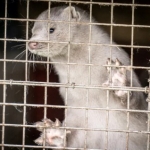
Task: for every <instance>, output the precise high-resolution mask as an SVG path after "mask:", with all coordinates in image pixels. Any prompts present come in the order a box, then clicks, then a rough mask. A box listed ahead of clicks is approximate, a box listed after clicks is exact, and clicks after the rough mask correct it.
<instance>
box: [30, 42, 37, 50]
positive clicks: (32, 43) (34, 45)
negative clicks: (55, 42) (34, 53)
mask: <svg viewBox="0 0 150 150" xmlns="http://www.w3.org/2000/svg"><path fill="white" fill-rule="evenodd" d="M28 46H29V47H30V49H36V48H37V47H38V42H29V44H28Z"/></svg>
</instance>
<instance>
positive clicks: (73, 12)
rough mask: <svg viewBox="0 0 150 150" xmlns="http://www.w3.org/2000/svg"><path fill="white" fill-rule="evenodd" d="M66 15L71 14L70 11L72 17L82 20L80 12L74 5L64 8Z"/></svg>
mask: <svg viewBox="0 0 150 150" xmlns="http://www.w3.org/2000/svg"><path fill="white" fill-rule="evenodd" d="M64 13H65V15H68V16H69V13H70V15H71V18H72V19H76V21H79V20H80V13H79V12H78V11H76V9H75V7H73V6H68V7H67V8H65V9H64Z"/></svg>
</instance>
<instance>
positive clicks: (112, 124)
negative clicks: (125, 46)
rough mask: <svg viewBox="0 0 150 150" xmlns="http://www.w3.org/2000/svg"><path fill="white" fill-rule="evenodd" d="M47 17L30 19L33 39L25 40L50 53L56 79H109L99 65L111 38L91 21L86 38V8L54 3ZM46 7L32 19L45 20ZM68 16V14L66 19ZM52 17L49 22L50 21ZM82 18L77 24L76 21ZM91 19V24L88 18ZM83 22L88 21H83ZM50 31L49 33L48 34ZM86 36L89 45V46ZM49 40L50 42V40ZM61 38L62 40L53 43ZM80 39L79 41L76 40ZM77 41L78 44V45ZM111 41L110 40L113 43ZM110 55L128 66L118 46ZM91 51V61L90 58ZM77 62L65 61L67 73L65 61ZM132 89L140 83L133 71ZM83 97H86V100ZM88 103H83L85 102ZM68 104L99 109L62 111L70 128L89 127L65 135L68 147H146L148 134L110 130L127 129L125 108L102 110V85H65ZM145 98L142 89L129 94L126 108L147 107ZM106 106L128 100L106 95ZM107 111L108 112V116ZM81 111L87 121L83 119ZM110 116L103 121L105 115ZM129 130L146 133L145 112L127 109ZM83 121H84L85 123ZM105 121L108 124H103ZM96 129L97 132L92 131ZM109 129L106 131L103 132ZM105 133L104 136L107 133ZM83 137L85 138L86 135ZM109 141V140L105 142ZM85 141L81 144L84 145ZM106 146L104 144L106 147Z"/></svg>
mask: <svg viewBox="0 0 150 150" xmlns="http://www.w3.org/2000/svg"><path fill="white" fill-rule="evenodd" d="M50 11H51V13H50V19H49V20H48V21H47V22H45V21H42V22H38V21H37V22H35V23H34V26H33V28H32V37H31V38H30V42H29V45H28V47H29V51H30V52H31V53H34V54H36V55H40V56H43V57H49V58H50V60H51V61H52V62H60V63H61V64H58V63H54V69H55V71H56V73H57V75H58V76H59V81H60V83H63V84H68V82H69V83H70V84H72V83H75V85H83V86H85V85H86V86H95V85H96V86H98V85H102V84H103V83H104V82H105V81H107V79H108V75H107V74H108V73H107V70H106V68H105V67H103V65H104V64H105V63H106V61H107V58H109V57H110V53H109V50H110V46H106V44H110V39H109V37H108V35H107V34H106V33H105V32H104V31H103V30H102V29H101V28H100V27H99V26H96V25H92V26H91V39H89V37H90V26H89V25H88V23H90V17H89V14H88V13H86V12H85V11H83V10H81V9H79V8H78V7H76V8H75V7H70V8H69V7H62V6H61V7H55V8H51V10H50ZM48 12H49V11H48V10H46V11H44V12H42V13H41V14H40V15H39V16H38V18H37V20H41V19H44V20H46V19H48V16H49V15H48ZM69 16H70V17H69ZM69 18H70V21H71V22H72V23H71V24H70V34H69V23H68V22H66V23H64V22H63V23H62V22H56V21H69ZM51 21H54V22H51ZM80 22H83V23H82V24H79V23H80ZM92 22H95V20H94V19H92ZM85 23H87V24H85ZM48 33H49V35H48ZM38 40H39V41H41V40H49V41H51V42H50V43H49V44H48V43H44V42H38ZM89 40H90V42H91V43H92V44H101V45H99V46H98V45H89V44H88V43H89ZM52 41H53V42H52ZM57 42H62V43H57ZM68 43H70V51H69V53H68ZM73 43H74V44H73ZM77 43H80V44H77ZM81 43H82V44H81ZM113 44H115V43H113ZM111 50H112V58H111V59H113V60H114V59H116V58H117V59H118V60H119V61H120V62H121V63H122V64H124V65H129V64H130V59H129V57H128V55H127V54H126V53H125V52H124V51H123V50H122V49H118V48H117V47H111ZM89 53H90V60H89ZM68 54H69V62H70V63H77V64H80V65H69V76H68V65H66V64H65V63H67V62H68ZM88 63H91V64H96V65H91V67H90V73H89V66H87V65H82V64H88ZM127 82H128V83H130V73H129V71H128V72H127ZM132 84H133V87H140V86H141V85H140V83H139V81H138V79H137V76H136V75H135V73H134V72H133V83H132ZM60 94H61V96H62V98H63V99H64V100H65V99H66V89H65V88H63V87H61V88H60ZM87 98H88V99H87ZM87 101H88V103H87ZM67 105H68V106H74V107H89V108H95V107H96V108H101V110H94V109H89V110H88V111H87V110H86V109H71V108H68V109H67V115H66V116H65V118H66V126H67V127H75V128H84V127H85V128H89V129H91V130H88V131H87V134H85V131H84V130H72V131H71V134H69V135H68V140H67V146H68V147H73V148H91V149H108V150H126V144H128V150H145V149H146V145H147V135H146V134H137V133H133V132H131V133H129V140H128V141H127V136H128V135H127V133H125V132H115V131H118V130H124V131H126V130H128V128H127V118H128V117H127V112H126V111H122V112H121V111H109V112H108V111H106V110H105V108H107V91H106V90H101V89H91V88H90V89H88V90H87V89H86V88H68V92H67ZM146 107H147V106H146V102H145V99H144V96H143V93H141V92H132V96H131V97H130V109H140V110H141V109H146ZM108 108H109V109H126V108H127V103H124V104H123V103H121V98H120V97H119V96H118V97H117V96H116V95H114V93H113V92H110V93H109V101H108ZM107 113H109V115H107ZM86 115H87V118H88V120H86ZM108 116H109V119H108V122H107V117H108ZM129 122H130V123H129V130H130V131H146V130H147V128H146V126H147V124H146V115H144V114H142V113H133V112H132V113H131V112H130V117H129ZM86 123H87V124H86ZM107 124H108V126H107ZM92 128H94V129H97V130H98V129H100V130H99V131H92ZM105 129H108V132H105ZM107 133H108V134H107ZM85 135H86V137H85ZM107 139H108V143H107ZM85 140H86V147H85V145H84V144H85ZM107 145H108V146H107Z"/></svg>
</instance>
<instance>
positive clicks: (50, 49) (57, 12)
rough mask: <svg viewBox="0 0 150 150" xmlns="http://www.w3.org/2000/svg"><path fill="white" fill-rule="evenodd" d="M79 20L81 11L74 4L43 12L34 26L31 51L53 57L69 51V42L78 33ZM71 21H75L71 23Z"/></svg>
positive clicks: (29, 46)
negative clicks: (76, 31)
mask: <svg viewBox="0 0 150 150" xmlns="http://www.w3.org/2000/svg"><path fill="white" fill-rule="evenodd" d="M38 20H39V21H38ZM40 20H43V21H40ZM79 20H80V13H79V12H78V11H76V9H75V7H72V6H71V7H56V8H52V9H51V10H50V13H49V11H48V10H46V11H44V12H42V13H41V14H40V15H39V16H38V18H37V21H36V22H35V23H34V26H33V28H32V37H31V38H30V42H29V44H28V48H29V51H30V52H32V53H34V54H37V55H40V56H44V57H51V58H52V57H54V56H57V55H63V54H65V53H67V46H68V42H69V41H70V39H71V38H72V37H74V34H76V33H75V31H74V30H76V29H74V28H78V24H77V23H76V22H78V21H79ZM69 21H71V22H74V23H72V24H70V23H69ZM69 24H70V27H69ZM42 41H43V42H42ZM44 41H45V42H44ZM46 41H47V42H46ZM48 41H49V42H48ZM59 42H61V43H59ZM48 43H49V44H48Z"/></svg>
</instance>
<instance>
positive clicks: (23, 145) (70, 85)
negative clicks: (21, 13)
mask: <svg viewBox="0 0 150 150" xmlns="http://www.w3.org/2000/svg"><path fill="white" fill-rule="evenodd" d="M31 2H36V3H38V2H45V3H46V2H47V8H48V20H50V19H51V13H50V12H51V9H52V8H53V7H51V5H52V4H53V3H54V4H55V5H56V6H57V4H59V5H66V6H68V7H69V9H70V11H71V7H72V6H74V5H75V7H76V5H77V7H78V5H79V6H80V4H81V5H87V6H86V7H88V11H89V22H84V21H80V22H74V21H71V14H69V20H66V21H62V20H52V21H50V22H48V26H47V28H48V29H47V30H48V32H49V28H50V25H51V23H54V24H56V23H58V24H65V23H66V24H67V25H68V39H69V42H68V41H51V40H50V35H49V33H48V37H47V39H44V40H38V41H35V40H33V41H32V42H39V43H47V44H48V51H49V52H50V48H51V47H50V45H51V44H67V61H64V62H63V61H62V62H59V61H51V58H49V57H47V59H46V60H39V59H37V60H32V59H29V57H28V56H29V54H28V49H29V46H28V45H29V42H31V39H30V36H29V33H30V27H29V24H30V23H31V22H42V23H43V22H45V23H47V21H48V20H47V19H46V20H45V19H38V20H37V19H36V18H34V19H33V18H30V14H31V13H32V6H30V3H31ZM24 3H25V6H26V17H25V18H13V17H9V15H8V12H7V9H8V7H7V6H8V1H7V0H5V15H4V17H0V20H1V21H4V35H3V37H1V38H0V41H1V42H3V44H4V48H3V57H2V58H0V63H3V71H2V72H3V73H2V74H3V77H2V78H0V85H2V86H3V89H2V92H1V93H2V101H0V106H2V107H1V109H2V111H1V112H2V114H1V120H2V121H1V123H0V126H1V143H0V146H1V148H2V150H6V149H9V148H14V149H15V148H18V149H22V150H25V149H31V148H32V149H34V148H35V149H37V148H42V149H43V150H44V149H47V148H52V149H57V147H54V146H53V145H51V146H47V145H46V140H44V142H43V145H36V144H35V143H34V140H35V139H32V138H30V139H31V140H32V142H31V143H30V142H28V137H29V136H31V134H30V135H28V129H30V130H35V129H36V128H37V126H36V125H35V121H33V122H32V123H29V122H28V118H27V116H28V113H29V112H28V110H29V108H42V111H43V112H42V113H41V112H40V113H41V114H38V112H37V114H35V116H36V115H40V116H41V119H43V118H44V119H46V118H48V117H49V114H48V109H49V108H52V109H54V108H57V110H58V109H60V108H62V109H64V110H65V112H64V114H65V118H64V123H63V126H61V127H59V128H60V129H62V130H64V131H65V132H64V137H67V131H68V130H71V131H72V132H76V131H80V132H81V133H84V135H82V134H81V135H82V136H83V137H82V138H84V140H83V143H84V144H83V146H81V147H76V146H75V147H74V145H73V147H70V146H68V145H67V139H66V138H64V143H63V149H99V150H100V149H103V150H107V149H108V150H109V149H111V147H110V146H109V144H110V138H109V137H111V134H114V135H115V134H120V133H123V134H122V135H123V136H124V135H125V138H124V137H123V138H124V140H125V141H126V147H123V148H122V149H123V150H124V149H126V150H131V149H130V146H129V145H130V144H131V143H130V142H131V138H132V135H133V136H135V138H136V136H137V137H138V136H143V135H146V136H147V138H145V139H146V141H145V143H146V144H147V146H146V149H147V150H149V149H150V144H149V142H150V139H149V138H150V137H149V134H150V129H149V113H150V108H149V105H150V101H149V97H150V96H149V83H148V82H149V80H150V76H149V77H148V78H149V79H148V82H147V86H144V87H141V86H138V87H136V86H134V83H133V82H134V77H135V76H134V69H141V70H149V66H148V65H147V66H143V65H142V63H141V64H140V63H139V65H134V50H135V49H140V48H141V49H144V50H145V51H146V50H147V49H149V48H150V46H149V45H146V44H145V45H138V44H135V43H134V38H135V28H142V29H143V28H146V29H149V28H150V26H149V25H147V24H141V25H140V24H135V9H136V8H139V7H140V8H141V7H142V8H149V7H150V5H149V4H137V3H136V1H135V0H132V3H121V2H120V3H119V2H115V0H111V1H109V2H102V1H94V0H89V1H88V0H87V1H75V0H74V1H73V0H69V1H66V0H39V1H36V0H27V1H25V2H24ZM24 3H23V4H24ZM97 5H98V6H100V7H101V6H106V7H110V14H111V15H110V22H109V23H107V22H106V23H105V22H104V23H103V22H102V23H101V22H93V20H92V16H94V14H93V9H94V8H95V7H94V6H97ZM52 6H53V5H52ZM116 6H117V7H131V12H132V13H131V14H130V15H131V23H130V24H126V23H115V19H114V9H115V7H116ZM105 13H107V12H105ZM9 21H19V22H24V23H25V24H26V28H25V33H26V35H25V39H22V38H17V39H14V38H9V36H7V32H8V31H7V29H8V27H7V26H8V22H9ZM73 25H85V26H88V29H89V31H87V32H88V33H89V37H88V42H83V41H72V39H71V34H72V28H71V27H72V26H73ZM94 26H99V27H100V28H101V27H103V26H105V27H110V31H109V36H110V39H109V44H108V43H93V42H92V28H93V27H94ZM114 27H125V28H126V27H129V28H131V34H130V37H131V38H130V43H127V44H126V43H125V44H116V43H114V42H113V41H114V40H113V37H114V30H113V29H114ZM66 36H67V35H66ZM8 42H24V43H25V47H26V48H25V58H24V59H21V60H18V59H12V58H11V59H8V58H7V43H8ZM72 45H81V46H88V58H87V61H86V62H84V61H81V62H72V61H71V58H70V56H71V48H72ZM92 46H95V47H96V46H99V47H105V46H106V47H107V48H108V53H109V57H110V58H111V59H112V51H113V48H116V49H118V51H120V48H119V47H122V48H129V49H130V52H129V55H130V56H129V57H130V64H129V65H123V66H117V67H118V68H126V69H127V70H130V75H129V76H130V82H129V83H130V85H129V86H110V85H109V86H103V85H102V84H98V83H94V84H93V83H92V79H91V77H92V75H91V74H92V67H103V68H110V78H112V75H113V74H112V72H113V70H112V68H114V67H116V65H114V64H113V63H112V62H111V63H110V64H103V65H100V64H99V62H94V63H93V62H92V57H93V56H92V55H91V53H92V52H91V51H92V50H91V47H92ZM83 59H84V58H83ZM99 61H101V60H99ZM106 61H107V60H106ZM141 61H142V60H141ZM10 62H11V63H22V64H23V65H24V80H23V79H21V80H20V79H11V78H7V71H8V69H9V68H7V63H10ZM32 63H33V64H35V65H36V64H40V65H43V64H44V65H46V69H45V70H46V77H45V81H43V80H42V81H36V80H34V79H33V81H32V80H30V76H31V74H30V71H31V69H30V68H31V66H30V64H32ZM51 65H60V66H62V67H64V66H65V67H66V66H67V70H65V71H66V73H65V75H66V76H65V77H66V82H65V83H63V82H51V80H50V77H49V76H50V74H51V69H50V66H51ZM76 67H84V68H86V69H87V70H88V71H87V73H88V76H87V77H88V79H87V82H86V83H85V82H83V84H81V83H79V82H77V83H76V82H75V83H74V82H72V80H71V75H70V74H71V69H72V68H76ZM74 75H75V74H74ZM36 76H38V75H36ZM106 76H107V75H106ZM74 78H75V77H74ZM110 80H111V79H110ZM110 82H111V81H110ZM14 86H19V87H20V86H22V87H23V95H22V97H19V98H22V99H23V102H16V101H15V100H14V99H13V97H12V100H11V102H8V101H7V93H8V94H9V92H10V91H8V90H7V87H14ZM30 87H43V89H44V90H43V91H44V92H43V93H44V98H43V101H42V103H41V102H39V103H36V101H33V102H30V101H29V99H32V97H30V98H29V96H28V93H29V89H30ZM48 88H64V89H65V90H64V91H65V92H64V93H65V94H64V95H65V96H64V97H63V98H64V103H65V104H64V105H57V104H49V103H48V92H49V90H48ZM73 89H75V90H82V91H86V92H85V95H84V96H85V97H86V99H85V100H84V105H82V104H81V106H76V105H75V106H73V105H70V101H69V98H70V96H69V94H70V93H69V92H70V91H71V90H73ZM92 90H95V91H98V90H100V91H105V94H106V99H105V101H106V106H105V107H103V106H99V107H98V106H97V105H96V106H94V107H92V106H90V98H89V97H90V92H91V91H92ZM120 90H121V91H125V92H127V102H126V107H120V108H118V107H111V106H110V105H109V104H110V103H111V97H112V93H113V92H114V91H120ZM132 92H137V93H138V92H143V93H146V94H148V98H147V99H146V98H145V99H143V101H147V103H148V107H147V110H142V109H139V108H138V109H136V107H135V109H131V107H130V105H132V103H131V95H132V94H131V93H132ZM15 94H16V93H15ZM34 94H35V95H36V94H37V93H36V92H35V93H31V95H33V96H34ZM56 94H59V93H56ZM68 97H69V98H68ZM74 97H78V95H74ZM52 98H53V97H52ZM54 101H55V100H54ZM117 102H118V101H117ZM118 103H119V102H118ZM120 103H121V102H120ZM9 106H12V107H14V108H15V109H16V108H17V111H18V108H19V107H21V108H22V110H21V112H22V116H21V117H22V118H21V121H20V122H19V123H16V121H13V118H15V116H13V112H12V113H11V112H10V113H8V114H7V113H6V108H7V107H9ZM7 109H8V108H7ZM69 110H74V112H76V111H79V112H84V117H83V118H84V119H83V120H81V122H84V125H81V126H78V125H77V126H69V120H68V118H67V115H68V112H69ZM94 111H95V112H96V111H97V112H101V113H102V112H104V116H106V117H104V119H105V126H103V127H102V126H100V127H99V128H97V127H89V122H90V121H89V113H90V112H94ZM8 112H9V111H8ZM18 113H19V111H18ZM113 113H114V114H119V115H121V114H122V113H123V114H125V116H126V117H125V120H126V121H125V122H126V124H125V126H124V128H118V129H116V128H113V127H110V125H109V124H110V120H111V118H112V114H113ZM135 113H143V114H146V115H147V120H146V122H145V124H146V125H147V128H146V129H140V127H139V128H138V129H137V128H136V127H135V128H131V124H132V122H131V119H132V115H131V114H135ZM81 114H82V113H81ZM7 115H10V117H11V120H12V121H11V122H9V121H6V117H7ZM29 115H30V114H29ZM31 117H34V114H32V115H31ZM31 117H30V118H31ZM79 118H80V116H79ZM75 119H78V118H74V120H75ZM139 119H140V118H139ZM31 120H32V119H31ZM95 120H98V118H93V121H95ZM37 121H40V120H37ZM132 121H133V120H132ZM144 121H145V120H144ZM118 124H119V123H118ZM135 126H136V125H135ZM7 127H15V128H20V129H21V132H17V133H15V135H16V136H19V137H20V136H21V138H20V142H16V143H15V142H14V143H13V142H12V141H11V140H9V141H7V137H8V134H9V133H8V131H7ZM82 131H83V132H82ZM35 132H36V131H34V133H35ZM46 132H47V131H46V128H44V131H43V133H44V139H46ZM90 132H91V133H93V135H94V132H98V133H99V134H100V133H101V134H102V135H104V136H102V137H104V139H103V144H102V146H101V147H99V148H95V147H90V146H89V145H88V144H89V143H90V142H89V133H90ZM103 133H104V134H103ZM35 134H36V133H35ZM138 138H139V137H138ZM74 140H76V139H74ZM79 140H80V139H79ZM118 141H119V139H118ZM93 142H94V141H93ZM99 142H101V141H99ZM12 143H13V144H12ZM79 146H80V145H79ZM144 147H145V146H144ZM112 149H113V148H112ZM116 149H117V148H116ZM118 150H119V149H118Z"/></svg>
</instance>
